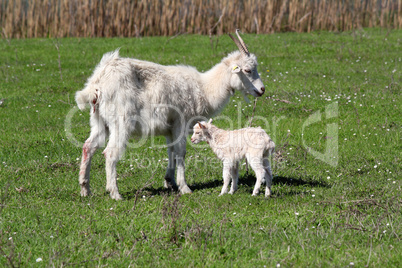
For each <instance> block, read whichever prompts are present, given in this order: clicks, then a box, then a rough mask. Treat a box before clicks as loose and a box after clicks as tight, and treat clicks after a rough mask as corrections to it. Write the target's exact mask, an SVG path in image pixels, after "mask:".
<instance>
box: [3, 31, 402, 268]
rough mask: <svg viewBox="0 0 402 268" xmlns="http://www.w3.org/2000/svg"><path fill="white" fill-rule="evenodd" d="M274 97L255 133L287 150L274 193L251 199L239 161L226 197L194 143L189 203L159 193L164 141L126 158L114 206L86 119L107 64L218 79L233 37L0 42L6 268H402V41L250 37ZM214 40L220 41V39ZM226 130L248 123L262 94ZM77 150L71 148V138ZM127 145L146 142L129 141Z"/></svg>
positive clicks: (232, 110)
mask: <svg viewBox="0 0 402 268" xmlns="http://www.w3.org/2000/svg"><path fill="white" fill-rule="evenodd" d="M244 40H245V42H246V43H247V44H248V45H249V49H250V51H252V52H253V53H255V54H256V55H257V56H258V61H259V63H260V65H259V72H260V73H261V77H262V79H263V81H264V83H265V87H266V93H265V95H264V96H263V97H261V98H259V99H258V101H257V103H256V107H255V116H254V119H253V121H252V125H253V126H258V125H260V126H262V127H263V128H264V129H266V131H267V132H268V133H269V134H270V136H271V137H272V138H273V140H274V141H275V143H276V144H277V154H276V157H275V161H274V163H273V172H274V180H273V187H272V190H273V196H272V198H270V199H265V198H264V196H263V194H261V195H259V196H257V197H252V196H251V192H252V189H253V186H254V183H255V177H254V174H253V173H252V172H249V173H247V172H246V168H245V165H242V170H241V178H240V186H239V190H238V192H236V193H235V194H234V195H233V196H231V195H226V196H222V197H218V194H219V192H220V189H221V187H222V181H221V172H222V165H221V163H219V162H218V161H217V160H216V159H215V157H214V155H213V153H212V152H211V150H210V149H208V148H207V147H205V146H204V147H202V148H193V147H192V146H190V144H188V151H187V156H186V162H187V166H186V176H187V182H188V184H189V186H190V188H191V189H192V190H193V191H194V192H193V194H191V195H183V196H181V195H179V194H177V193H175V192H173V193H171V192H168V191H166V190H164V189H163V187H162V185H163V176H164V172H165V165H166V164H167V161H166V158H167V153H166V148H163V146H162V145H163V144H164V138H163V137H158V138H155V139H149V140H147V141H146V143H145V145H143V146H142V147H141V149H132V148H131V149H130V148H129V149H128V150H127V151H126V153H125V155H124V157H123V159H122V160H121V161H120V162H119V165H118V178H119V180H118V183H119V189H120V193H121V194H122V195H123V197H124V198H125V200H123V201H119V202H116V201H114V200H111V199H110V198H109V195H108V194H107V193H106V192H105V185H106V181H105V171H104V159H103V156H102V154H101V153H100V152H101V151H98V152H97V153H96V155H95V156H94V159H93V162H92V169H91V172H92V173H91V179H92V180H91V187H92V191H93V196H91V197H88V198H82V197H81V196H80V194H79V191H80V189H79V185H78V168H79V163H80V157H81V148H80V147H79V146H78V145H79V144H80V143H82V142H83V141H84V140H85V139H86V138H87V136H88V134H89V123H88V119H89V114H88V110H87V111H85V112H80V111H77V109H76V105H75V102H74V94H75V92H76V91H77V90H80V89H82V88H83V85H84V83H85V81H86V79H87V77H88V76H90V75H91V73H92V71H93V69H94V67H95V65H96V64H97V63H98V62H99V60H100V58H101V56H102V54H103V53H105V52H107V51H111V50H114V49H116V48H118V47H121V50H120V51H121V55H123V56H128V57H135V58H139V59H144V60H150V61H155V62H158V63H161V64H188V65H192V66H195V67H197V69H198V70H200V71H201V70H207V69H209V68H210V67H212V66H213V65H214V64H216V63H218V62H219V61H220V60H221V58H222V57H224V56H225V55H227V53H229V52H230V51H233V50H235V49H236V47H235V45H234V44H233V42H232V41H231V40H230V38H229V37H227V36H221V37H219V42H218V43H215V44H214V48H213V49H212V48H211V44H210V40H209V38H208V37H205V36H178V37H176V38H165V37H153V38H141V39H118V38H113V39H86V38H84V39H59V40H56V39H28V40H14V39H11V40H7V39H1V40H0V50H1V53H0V100H2V101H1V103H2V104H0V180H1V181H0V205H1V206H0V266H7V265H9V266H13V267H14V266H24V267H27V266H28V267H30V266H38V267H48V266H56V267H58V266H90V267H91V266H110V267H117V266H119V267H124V266H152V267H166V266H167V267H178V266H180V267H204V266H212V267H222V266H224V267H225V266H234V267H316V266H322V267H348V266H355V267H364V266H368V267H385V266H386V267H400V265H401V264H402V246H401V245H402V243H401V237H402V213H401V212H402V211H401V205H402V198H401V176H402V172H401V151H402V150H401V149H402V148H401V127H402V125H401V122H402V116H401V106H402V105H401V103H402V98H401V82H402V78H401V73H402V72H401V58H402V54H401V40H402V31H389V32H386V31H381V30H361V31H357V32H346V33H338V34H335V33H325V32H322V33H312V34H294V33H293V34H272V35H244ZM215 42H216V40H215ZM250 99H251V102H250V103H246V102H245V101H244V100H243V99H242V96H241V95H240V94H238V93H237V94H236V95H235V96H233V98H232V99H231V100H230V102H229V104H228V105H227V107H226V108H225V109H224V110H223V112H222V115H224V116H226V117H227V118H230V119H231V120H232V122H228V121H227V120H224V119H223V117H222V118H221V119H220V120H219V118H217V120H216V121H215V123H216V124H217V125H218V126H220V127H222V128H229V126H231V125H232V126H233V128H240V127H244V126H246V125H248V124H249V120H250V118H251V117H252V114H253V101H254V99H253V98H250ZM73 140H74V141H75V142H72V141H73ZM131 142H132V143H135V142H138V140H136V139H133V140H131Z"/></svg>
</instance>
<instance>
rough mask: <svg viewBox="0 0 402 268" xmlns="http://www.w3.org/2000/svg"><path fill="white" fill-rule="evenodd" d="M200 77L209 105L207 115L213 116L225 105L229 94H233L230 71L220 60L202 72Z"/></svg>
mask: <svg viewBox="0 0 402 268" xmlns="http://www.w3.org/2000/svg"><path fill="white" fill-rule="evenodd" d="M202 77H203V82H204V83H203V91H204V94H205V99H206V101H207V103H208V105H209V107H208V109H207V113H208V114H207V116H213V115H214V114H216V113H218V112H219V111H220V110H221V109H222V108H223V107H224V106H225V105H226V103H227V102H228V101H229V99H230V96H231V95H233V89H232V88H231V87H230V77H231V72H230V70H229V68H228V66H227V65H226V64H225V63H223V62H221V63H219V64H217V65H215V66H214V67H213V68H212V69H211V70H209V71H207V72H205V73H204V74H202Z"/></svg>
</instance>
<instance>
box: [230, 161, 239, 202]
mask: <svg viewBox="0 0 402 268" xmlns="http://www.w3.org/2000/svg"><path fill="white" fill-rule="evenodd" d="M230 175H231V177H232V186H231V188H230V191H229V194H234V192H236V191H237V184H238V181H239V162H236V163H235V164H234V165H233V167H232V170H231V172H230Z"/></svg>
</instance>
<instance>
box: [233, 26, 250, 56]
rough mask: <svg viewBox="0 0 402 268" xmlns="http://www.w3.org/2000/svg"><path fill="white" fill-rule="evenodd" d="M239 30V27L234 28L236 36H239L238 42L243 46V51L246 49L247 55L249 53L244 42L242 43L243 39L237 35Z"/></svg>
mask: <svg viewBox="0 0 402 268" xmlns="http://www.w3.org/2000/svg"><path fill="white" fill-rule="evenodd" d="M239 32H240V30H239V29H236V35H237V38H239V41H240V44H241V45H242V47H243V48H244V51H246V53H247V55H250V52H248V49H247V46H246V44H245V43H244V41H243V39H242V38H241V37H240V35H239Z"/></svg>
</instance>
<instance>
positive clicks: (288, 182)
mask: <svg viewBox="0 0 402 268" xmlns="http://www.w3.org/2000/svg"><path fill="white" fill-rule="evenodd" d="M255 182H256V178H255V176H254V175H253V174H247V173H246V174H243V175H242V176H240V177H239V182H238V184H239V187H242V186H243V187H244V186H246V187H249V188H250V189H253V188H254V185H255ZM272 185H273V194H274V195H275V192H276V191H275V186H280V187H283V186H289V187H295V186H305V187H309V188H310V187H320V188H330V185H329V184H328V183H326V182H325V181H317V180H313V179H311V178H308V177H307V178H295V177H283V176H274V178H273V182H272ZM189 187H190V189H191V190H193V191H200V190H205V189H212V188H220V187H222V180H221V179H219V180H213V181H208V182H200V183H194V184H191V185H189ZM263 187H265V186H263ZM262 189H263V188H262ZM137 192H138V193H137ZM302 192H303V190H302V189H289V190H288V191H286V193H283V194H281V195H297V194H300V193H302ZM177 193H178V191H177V189H176V190H171V189H166V188H164V187H158V188H153V187H152V186H149V187H145V188H143V189H138V190H136V189H133V190H132V191H129V192H126V193H123V196H124V198H127V199H128V200H129V199H132V198H135V196H136V195H139V194H140V195H170V194H177Z"/></svg>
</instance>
